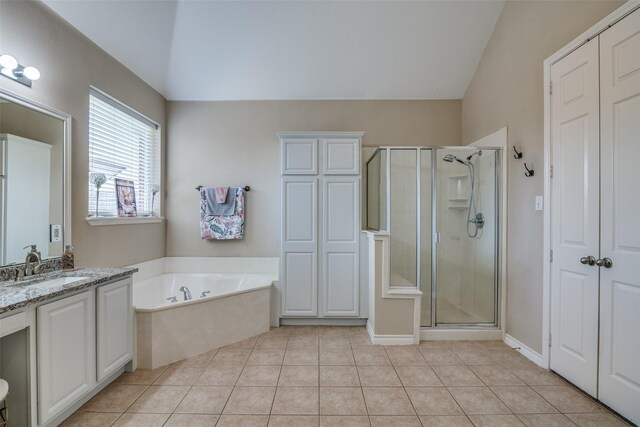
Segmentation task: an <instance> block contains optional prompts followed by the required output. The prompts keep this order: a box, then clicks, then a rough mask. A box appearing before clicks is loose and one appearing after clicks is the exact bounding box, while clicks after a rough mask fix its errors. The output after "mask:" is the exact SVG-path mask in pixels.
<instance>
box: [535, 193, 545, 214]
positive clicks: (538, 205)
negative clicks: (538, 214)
mask: <svg viewBox="0 0 640 427" xmlns="http://www.w3.org/2000/svg"><path fill="white" fill-rule="evenodd" d="M536 210H537V211H541V210H544V198H543V197H542V196H536Z"/></svg>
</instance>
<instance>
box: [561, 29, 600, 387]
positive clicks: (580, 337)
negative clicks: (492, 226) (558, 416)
mask: <svg viewBox="0 0 640 427" xmlns="http://www.w3.org/2000/svg"><path fill="white" fill-rule="evenodd" d="M598 75H599V72H598V40H597V39H593V40H591V41H590V42H588V43H586V44H585V45H583V46H582V47H580V48H579V49H576V50H575V51H574V52H573V53H571V54H570V55H568V56H566V57H565V58H563V59H562V60H560V61H558V62H557V63H556V64H554V65H553V66H552V67H551V81H552V83H553V93H552V95H551V109H552V116H551V144H552V153H551V156H552V162H553V166H554V174H553V178H552V180H551V199H552V206H553V210H552V212H551V227H552V231H551V234H552V240H551V245H552V249H553V263H552V264H551V349H550V357H551V369H553V370H554V371H556V372H558V373H559V374H560V375H562V376H563V377H565V378H567V379H568V380H569V381H571V382H572V383H574V384H575V385H577V386H578V387H580V388H581V389H582V390H584V391H585V392H587V393H589V394H590V395H592V396H596V393H597V380H598V371H597V369H598V268H597V267H596V266H593V265H589V264H582V263H581V261H580V260H581V259H582V258H584V257H588V256H593V257H595V258H597V257H598V246H599V236H598V229H599V226H600V219H599V213H600V200H599V190H598V175H599V162H600V153H599V146H600V141H599V99H598V98H599V89H598V86H599V85H598V79H599V76H598Z"/></svg>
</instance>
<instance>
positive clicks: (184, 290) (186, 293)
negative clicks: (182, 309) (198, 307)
mask: <svg viewBox="0 0 640 427" xmlns="http://www.w3.org/2000/svg"><path fill="white" fill-rule="evenodd" d="M180 292H182V293H184V300H185V301H189V300H190V299H191V291H189V288H187V287H186V286H183V287H181V288H180Z"/></svg>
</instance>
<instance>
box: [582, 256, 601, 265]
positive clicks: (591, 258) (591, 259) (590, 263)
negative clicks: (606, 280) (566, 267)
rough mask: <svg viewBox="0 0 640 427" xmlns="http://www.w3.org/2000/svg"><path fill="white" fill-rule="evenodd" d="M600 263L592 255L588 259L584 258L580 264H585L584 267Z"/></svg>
mask: <svg viewBox="0 0 640 427" xmlns="http://www.w3.org/2000/svg"><path fill="white" fill-rule="evenodd" d="M597 262H598V261H596V259H595V258H594V257H592V256H591V255H589V256H587V257H584V256H583V257H582V258H580V263H582V264H584V265H587V264H588V265H594V264H596V263H597Z"/></svg>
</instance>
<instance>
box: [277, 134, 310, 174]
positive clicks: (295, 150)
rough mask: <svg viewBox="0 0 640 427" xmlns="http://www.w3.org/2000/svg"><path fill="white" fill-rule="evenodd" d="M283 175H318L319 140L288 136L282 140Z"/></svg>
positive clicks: (281, 159)
mask: <svg viewBox="0 0 640 427" xmlns="http://www.w3.org/2000/svg"><path fill="white" fill-rule="evenodd" d="M280 161H281V162H282V164H281V165H280V167H281V171H280V172H281V173H282V174H283V175H316V174H317V173H318V140H317V139H315V138H287V139H282V140H280Z"/></svg>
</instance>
